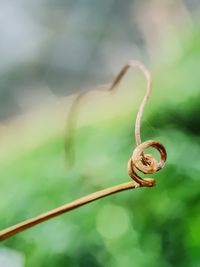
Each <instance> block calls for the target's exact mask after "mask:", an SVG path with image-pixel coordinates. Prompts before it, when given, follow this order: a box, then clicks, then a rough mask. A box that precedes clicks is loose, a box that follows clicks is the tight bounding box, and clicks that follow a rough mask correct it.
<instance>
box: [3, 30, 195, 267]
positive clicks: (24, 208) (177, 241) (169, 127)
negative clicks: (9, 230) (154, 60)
mask: <svg viewBox="0 0 200 267" xmlns="http://www.w3.org/2000/svg"><path fill="white" fill-rule="evenodd" d="M199 36H200V34H199V30H198V29H197V30H196V32H193V38H191V39H190V41H189V40H188V41H187V44H186V45H185V47H184V50H183V51H182V56H181V57H180V58H179V59H177V60H176V61H173V60H171V62H170V63H168V64H167V65H163V66H162V65H161V66H158V67H159V68H158V70H156V67H155V73H154V80H155V92H156V93H157V94H158V93H159V95H156V94H155V95H154V96H153V97H152V100H151V101H150V103H149V105H148V109H147V112H146V113H145V122H144V126H143V128H142V136H143V139H145V138H154V139H155V140H160V141H161V142H162V143H163V144H164V145H165V146H166V149H167V151H168V162H167V165H166V167H165V168H164V169H163V170H162V171H161V172H159V173H157V174H156V175H154V177H156V178H157V180H158V183H157V184H158V185H157V187H155V188H151V189H146V188H142V189H139V190H135V191H129V192H124V193H120V194H117V195H114V196H111V197H109V198H105V199H102V200H100V201H98V202H95V203H93V204H90V205H87V206H85V207H82V208H80V209H78V210H75V211H73V212H71V213H69V214H66V215H62V216H60V217H57V218H56V219H53V220H51V221H48V222H46V223H43V224H42V225H40V226H37V227H35V228H33V229H30V230H28V231H25V232H23V233H21V234H19V235H16V236H15V237H13V238H11V239H8V240H7V241H5V242H4V243H2V244H1V247H2V246H6V247H9V248H13V249H14V250H17V251H19V252H21V253H22V254H24V256H25V266H26V267H29V266H30V267H31V266H52V267H54V266H113V267H114V266H126V267H129V266H140V267H142V266H152V267H156V266H158V267H159V266H164V267H165V266H166V267H169V266H181V267H184V266H199V264H200V257H199V250H200V231H199V225H200V215H199V210H200V193H199V188H200V167H199V166H200V165H199V153H200V135H199V132H200V123H199V113H200V100H199V88H200V77H199V74H198V72H199V67H200V46H198V44H199V42H200V37H199ZM188 88H189V89H188ZM160 100H161V101H162V102H160ZM116 114H118V112H117V108H116ZM132 115H133V114H131V115H130V114H129V115H128V116H126V117H125V116H121V118H120V117H116V118H114V119H112V120H109V121H103V122H101V123H98V124H97V123H96V124H92V125H89V126H85V127H82V128H80V129H79V130H77V133H76V144H75V146H76V162H75V165H74V166H73V167H72V168H69V169H68V170H66V168H65V165H64V160H63V140H62V138H61V137H60V136H58V137H55V138H54V139H50V140H46V142H44V143H43V144H42V145H41V146H40V147H38V148H37V149H35V150H34V151H30V152H29V153H26V154H24V155H21V156H20V157H18V158H17V159H15V160H13V159H12V160H10V161H9V159H8V160H7V161H4V162H2V164H1V168H0V177H1V187H0V194H1V202H0V214H1V220H0V227H1V228H4V227H6V226H8V225H12V224H13V223H16V222H19V221H20V220H23V219H25V218H29V217H31V216H34V215H37V214H39V213H42V212H44V211H47V210H49V209H52V208H54V207H57V206H58V205H60V204H63V203H65V202H67V201H70V200H73V199H76V198H77V197H80V196H83V195H85V194H87V193H90V192H93V191H96V190H99V189H102V188H104V187H106V186H110V185H114V184H118V183H120V182H123V181H127V180H128V179H129V178H128V176H127V175H126V164H127V160H128V158H129V156H130V154H131V152H132V149H133V134H132V130H133V129H132V121H133V116H132ZM32 138H34V136H33V137H32ZM10 157H11V158H12V155H11V156H10ZM2 267H3V266H2Z"/></svg>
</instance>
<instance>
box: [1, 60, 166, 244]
mask: <svg viewBox="0 0 200 267" xmlns="http://www.w3.org/2000/svg"><path fill="white" fill-rule="evenodd" d="M131 67H137V68H139V69H140V70H141V71H142V72H143V74H144V75H145V77H146V80H147V88H146V94H145V96H144V98H143V100H142V102H141V104H140V107H139V110H138V113H137V117H136V122H135V139H136V145H137V147H136V148H135V150H134V151H133V154H132V156H131V158H130V160H129V161H128V174H129V176H130V177H131V178H132V179H133V180H134V181H131V182H128V183H123V184H119V185H116V186H112V187H109V188H106V189H103V190H100V191H97V192H94V193H92V194H89V195H87V196H85V197H82V198H79V199H76V200H74V201H72V202H70V203H67V204H64V205H62V206H60V207H58V208H56V209H53V210H51V211H48V212H45V213H43V214H41V215H38V216H36V217H34V218H31V219H28V220H26V221H24V222H21V223H19V224H16V225H13V226H11V227H8V228H6V229H4V230H2V231H0V241H1V240H4V239H7V238H9V237H11V236H13V235H15V234H17V233H20V232H22V231H24V230H26V229H28V228H30V227H33V226H35V225H37V224H40V223H42V222H44V221H47V220H49V219H51V218H54V217H56V216H58V215H61V214H63V213H66V212H69V211H71V210H73V209H76V208H79V207H81V206H83V205H86V204H88V203H90V202H92V201H95V200H97V199H100V198H102V197H106V196H109V195H112V194H115V193H117V192H121V191H125V190H129V189H134V188H137V187H141V186H147V187H151V186H154V185H155V180H154V179H152V178H145V179H143V178H141V177H140V176H139V175H138V174H137V173H136V169H137V170H139V171H140V172H142V173H144V174H152V173H155V172H157V171H159V170H160V169H162V168H163V167H164V164H165V161H166V158H167V154H166V150H165V148H164V146H163V145H162V144H160V143H159V142H158V141H154V140H149V141H145V142H143V143H142V142H141V137H140V126H141V118H142V115H143V112H144V108H145V105H146V103H147V101H148V98H149V96H150V94H151V89H152V81H151V75H150V72H149V71H148V69H147V68H146V67H145V66H144V65H142V64H141V63H140V62H137V61H131V62H129V63H128V64H126V65H125V66H124V67H123V68H122V70H121V71H120V72H119V74H118V75H117V76H116V78H115V79H114V81H113V83H112V84H111V86H110V87H109V88H108V91H114V89H115V88H116V87H117V85H118V84H119V83H120V81H121V80H122V78H123V77H124V75H125V74H126V72H127V70H128V69H129V68H131ZM85 94H87V92H84V93H81V94H79V95H78V97H77V98H76V100H75V101H74V103H73V105H72V108H71V112H70V113H69V121H68V126H69V132H68V136H67V140H66V151H67V148H68V152H69V147H68V146H67V144H69V143H70V144H71V143H72V142H71V141H72V139H73V138H72V136H73V134H74V128H75V125H76V123H75V121H74V118H75V117H76V115H77V113H78V108H79V105H80V102H81V100H82V99H83V98H84V96H85ZM67 141H68V142H67ZM69 141H70V142H69ZM149 147H153V148H155V149H156V150H158V152H159V153H160V161H159V162H158V161H157V160H156V159H155V158H154V157H153V156H152V155H150V154H147V153H145V152H144V150H145V149H146V148H149Z"/></svg>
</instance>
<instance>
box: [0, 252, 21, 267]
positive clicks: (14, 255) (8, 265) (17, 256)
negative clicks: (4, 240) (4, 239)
mask: <svg viewBox="0 0 200 267" xmlns="http://www.w3.org/2000/svg"><path fill="white" fill-rule="evenodd" d="M24 264H25V259H24V256H23V255H22V254H21V253H20V252H18V251H15V250H12V249H9V248H6V247H0V267H24V266H25V265H24Z"/></svg>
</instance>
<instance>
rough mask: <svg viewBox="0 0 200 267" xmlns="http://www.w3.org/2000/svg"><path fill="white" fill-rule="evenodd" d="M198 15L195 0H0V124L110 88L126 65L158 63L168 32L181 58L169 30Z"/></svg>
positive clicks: (199, 4)
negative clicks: (60, 99)
mask: <svg viewBox="0 0 200 267" xmlns="http://www.w3.org/2000/svg"><path fill="white" fill-rule="evenodd" d="M199 10H200V2H199V1H195V0H192V1H189V0H178V1H171V0H170V1H169V0H163V1H156V0H150V1H139V0H127V1H124V2H122V1H120V0H109V1H107V0H102V1H93V0H87V1H85V0H68V1H61V0H58V1H56V0H51V1H48V0H40V1H38V0H37V1H34V0H30V1H25V0H16V1H13V0H2V1H0V31H1V37H0V59H1V63H0V122H1V121H5V120H8V119H11V118H13V117H16V116H18V115H19V114H24V113H26V112H28V111H30V110H31V111H32V110H34V109H37V107H38V105H39V107H40V106H41V105H43V103H44V102H45V103H47V102H48V101H50V103H51V102H52V100H53V101H54V100H55V101H57V97H60V96H67V95H70V94H71V93H74V92H77V91H79V90H83V89H84V88H87V87H90V88H95V87H96V86H97V85H98V84H102V83H103V84H104V83H107V82H110V81H111V80H112V78H113V77H114V76H115V74H116V73H117V72H118V71H119V69H120V68H121V67H122V66H123V65H124V64H126V63H127V62H128V61H130V59H137V60H141V61H142V62H144V63H145V64H146V65H148V66H151V65H152V64H154V65H155V63H157V62H160V61H161V60H166V59H167V58H168V57H167V51H163V50H165V45H164V44H165V43H166V46H167V47H169V43H167V42H168V40H169V38H168V37H169V35H171V34H173V36H174V39H173V48H174V51H175V48H176V51H175V52H174V55H176V56H177V55H179V54H181V45H182V44H181V40H180V38H179V35H180V32H178V31H177V29H181V25H183V27H185V25H187V27H193V21H194V19H195V18H196V17H198V15H199ZM161 50H162V51H161ZM161 54H165V55H166V57H165V58H163V57H162V56H161Z"/></svg>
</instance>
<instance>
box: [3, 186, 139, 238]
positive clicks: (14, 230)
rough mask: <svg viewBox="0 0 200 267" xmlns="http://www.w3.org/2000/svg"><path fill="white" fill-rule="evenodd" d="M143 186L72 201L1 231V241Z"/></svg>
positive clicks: (110, 188)
mask: <svg viewBox="0 0 200 267" xmlns="http://www.w3.org/2000/svg"><path fill="white" fill-rule="evenodd" d="M141 186H142V185H140V184H138V183H136V182H135V181H131V182H128V183H123V184H119V185H115V186H112V187H109V188H106V189H103V190H101V191H97V192H94V193H92V194H89V195H87V196H84V197H82V198H79V199H77V200H75V201H72V202H70V203H67V204H65V205H63V206H60V207H59V208H56V209H53V210H51V211H48V212H46V213H43V214H41V215H39V216H37V217H34V218H32V219H28V220H26V221H24V222H21V223H18V224H16V225H14V226H11V227H9V228H6V229H5V230H2V231H0V241H2V240H5V239H7V238H9V237H11V236H13V235H16V234H18V233H20V232H22V231H24V230H26V229H29V228H31V227H33V226H35V225H37V224H39V223H42V222H44V221H47V220H49V219H51V218H54V217H56V216H58V215H61V214H63V213H66V212H69V211H71V210H74V209H76V208H79V207H80V206H83V205H86V204H88V203H90V202H93V201H95V200H97V199H100V198H103V197H106V196H109V195H112V194H115V193H118V192H121V191H125V190H129V189H134V188H137V187H141Z"/></svg>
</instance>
